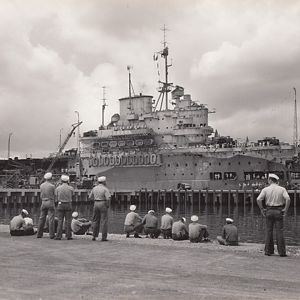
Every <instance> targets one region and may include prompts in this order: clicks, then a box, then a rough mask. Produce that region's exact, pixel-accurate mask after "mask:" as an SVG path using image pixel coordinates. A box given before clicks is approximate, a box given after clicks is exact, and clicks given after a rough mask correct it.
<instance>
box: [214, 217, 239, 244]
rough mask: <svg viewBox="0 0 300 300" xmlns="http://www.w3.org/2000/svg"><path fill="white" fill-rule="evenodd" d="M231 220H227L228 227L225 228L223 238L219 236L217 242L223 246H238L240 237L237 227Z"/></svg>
mask: <svg viewBox="0 0 300 300" xmlns="http://www.w3.org/2000/svg"><path fill="white" fill-rule="evenodd" d="M232 223H233V220H232V219H231V218H226V225H224V226H223V230H222V236H217V240H218V242H219V243H220V244H221V245H226V246H238V245H239V236H238V230H237V227H236V226H235V225H233V224H232Z"/></svg>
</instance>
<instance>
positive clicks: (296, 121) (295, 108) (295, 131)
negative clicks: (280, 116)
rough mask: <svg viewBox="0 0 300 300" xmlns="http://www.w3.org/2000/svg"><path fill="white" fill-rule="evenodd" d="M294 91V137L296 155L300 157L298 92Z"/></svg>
mask: <svg viewBox="0 0 300 300" xmlns="http://www.w3.org/2000/svg"><path fill="white" fill-rule="evenodd" d="M293 89H294V93H295V104H294V136H293V142H294V146H295V154H296V155H298V117H297V91H296V88H293Z"/></svg>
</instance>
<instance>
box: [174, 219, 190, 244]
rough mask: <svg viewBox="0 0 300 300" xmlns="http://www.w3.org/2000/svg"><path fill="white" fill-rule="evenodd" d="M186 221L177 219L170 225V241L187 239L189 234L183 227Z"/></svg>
mask: <svg viewBox="0 0 300 300" xmlns="http://www.w3.org/2000/svg"><path fill="white" fill-rule="evenodd" d="M185 222H186V219H185V218H184V217H179V219H178V220H177V221H176V222H174V223H173V225H172V239H173V240H175V241H183V240H188V239H189V233H188V230H187V228H186V225H185Z"/></svg>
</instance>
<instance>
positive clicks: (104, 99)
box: [102, 86, 107, 128]
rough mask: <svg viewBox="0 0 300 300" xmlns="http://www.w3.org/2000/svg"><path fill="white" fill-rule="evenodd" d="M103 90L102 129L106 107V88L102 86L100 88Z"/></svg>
mask: <svg viewBox="0 0 300 300" xmlns="http://www.w3.org/2000/svg"><path fill="white" fill-rule="evenodd" d="M102 89H103V98H102V101H103V102H102V128H103V127H104V111H105V107H106V106H107V104H106V98H105V89H106V86H103V87H102Z"/></svg>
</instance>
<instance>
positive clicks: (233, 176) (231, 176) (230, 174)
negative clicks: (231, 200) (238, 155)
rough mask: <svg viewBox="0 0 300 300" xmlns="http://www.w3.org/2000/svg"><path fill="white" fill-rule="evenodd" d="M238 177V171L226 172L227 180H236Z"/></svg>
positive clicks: (225, 177)
mask: <svg viewBox="0 0 300 300" xmlns="http://www.w3.org/2000/svg"><path fill="white" fill-rule="evenodd" d="M236 178H237V176H236V172H224V179H225V180H235V179H236Z"/></svg>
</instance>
